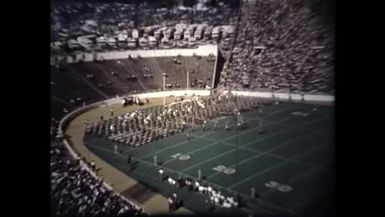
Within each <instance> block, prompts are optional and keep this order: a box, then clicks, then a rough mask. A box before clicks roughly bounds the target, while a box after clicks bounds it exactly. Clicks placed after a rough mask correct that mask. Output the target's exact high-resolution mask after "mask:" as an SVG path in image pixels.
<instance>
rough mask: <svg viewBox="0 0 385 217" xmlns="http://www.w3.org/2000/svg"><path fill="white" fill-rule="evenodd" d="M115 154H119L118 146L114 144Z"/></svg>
mask: <svg viewBox="0 0 385 217" xmlns="http://www.w3.org/2000/svg"><path fill="white" fill-rule="evenodd" d="M114 154H118V145H117V144H114Z"/></svg>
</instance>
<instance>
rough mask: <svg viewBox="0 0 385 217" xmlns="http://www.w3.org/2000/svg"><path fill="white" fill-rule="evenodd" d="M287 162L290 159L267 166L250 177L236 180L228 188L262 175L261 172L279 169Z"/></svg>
mask: <svg viewBox="0 0 385 217" xmlns="http://www.w3.org/2000/svg"><path fill="white" fill-rule="evenodd" d="M287 163H289V162H288V161H283V162H281V163H278V164H276V165H274V166H272V167H268V168H266V169H264V170H261V171H259V172H258V173H256V174H254V175H251V176H249V177H247V178H245V179H242V180H241V181H239V182H236V183H234V184H232V185H230V186H229V187H228V188H234V186H237V185H240V184H243V183H245V182H247V181H249V180H250V179H253V178H255V177H257V176H259V175H261V174H264V173H267V172H269V171H271V170H274V169H277V168H279V167H281V166H283V165H285V164H287Z"/></svg>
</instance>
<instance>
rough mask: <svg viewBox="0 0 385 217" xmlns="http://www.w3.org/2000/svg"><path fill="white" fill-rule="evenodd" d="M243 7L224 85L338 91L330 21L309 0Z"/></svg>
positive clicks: (269, 2) (263, 2) (322, 91)
mask: <svg viewBox="0 0 385 217" xmlns="http://www.w3.org/2000/svg"><path fill="white" fill-rule="evenodd" d="M253 2H255V3H256V4H255V5H249V4H251V3H249V4H246V5H244V7H243V9H242V20H241V22H240V24H239V29H240V31H239V32H238V36H237V38H236V44H235V48H234V50H233V53H232V61H231V62H230V64H229V65H228V67H227V69H226V72H227V73H226V74H227V77H225V78H223V79H222V82H221V84H222V86H226V87H233V88H237V89H240V88H248V89H258V88H267V89H272V90H286V91H288V90H290V91H292V92H296V91H304V92H310V93H332V92H333V50H332V49H333V48H332V47H333V35H332V29H331V27H330V26H331V24H330V22H325V21H324V20H323V19H322V18H323V16H322V14H320V13H319V12H318V11H316V10H313V8H316V7H317V5H316V3H315V2H314V1H308V0H294V1H290V0H286V1H263V0H256V1H253Z"/></svg>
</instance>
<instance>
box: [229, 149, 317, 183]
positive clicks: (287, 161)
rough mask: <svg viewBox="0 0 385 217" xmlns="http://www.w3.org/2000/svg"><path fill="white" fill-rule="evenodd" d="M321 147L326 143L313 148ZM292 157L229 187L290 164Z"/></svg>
mask: <svg viewBox="0 0 385 217" xmlns="http://www.w3.org/2000/svg"><path fill="white" fill-rule="evenodd" d="M320 147H324V145H320V146H317V147H315V148H313V149H312V151H314V150H316V149H318V148H320ZM301 155H303V153H300V154H298V155H295V156H294V157H292V158H296V157H298V156H301ZM292 158H286V159H285V160H284V161H283V162H282V163H279V164H277V165H275V166H272V167H268V168H266V169H264V170H262V171H260V172H258V173H256V174H254V175H252V176H249V177H248V178H246V179H244V180H241V181H239V182H237V183H234V184H233V185H231V186H229V187H228V188H233V187H234V186H236V185H240V184H242V183H245V182H247V181H248V180H250V179H252V178H255V177H257V176H260V175H261V174H264V173H266V172H269V171H271V170H273V169H276V168H278V167H280V166H283V165H285V164H288V163H289V162H291V160H292ZM310 168H312V169H314V166H313V165H312V166H311V167H310Z"/></svg>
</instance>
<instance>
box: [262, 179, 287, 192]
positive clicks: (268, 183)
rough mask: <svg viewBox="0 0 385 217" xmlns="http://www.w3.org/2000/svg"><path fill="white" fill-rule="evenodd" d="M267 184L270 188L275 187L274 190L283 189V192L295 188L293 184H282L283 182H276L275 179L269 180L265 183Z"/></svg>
mask: <svg viewBox="0 0 385 217" xmlns="http://www.w3.org/2000/svg"><path fill="white" fill-rule="evenodd" d="M265 186H266V187H268V188H271V189H274V190H278V191H281V192H289V191H291V190H293V188H292V187H291V186H289V185H282V184H279V183H278V182H275V181H270V182H267V183H265Z"/></svg>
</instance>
